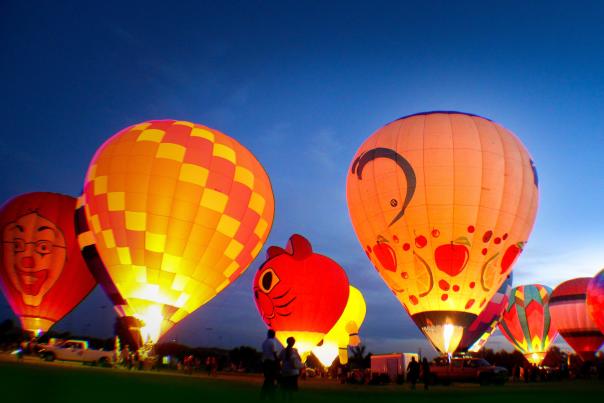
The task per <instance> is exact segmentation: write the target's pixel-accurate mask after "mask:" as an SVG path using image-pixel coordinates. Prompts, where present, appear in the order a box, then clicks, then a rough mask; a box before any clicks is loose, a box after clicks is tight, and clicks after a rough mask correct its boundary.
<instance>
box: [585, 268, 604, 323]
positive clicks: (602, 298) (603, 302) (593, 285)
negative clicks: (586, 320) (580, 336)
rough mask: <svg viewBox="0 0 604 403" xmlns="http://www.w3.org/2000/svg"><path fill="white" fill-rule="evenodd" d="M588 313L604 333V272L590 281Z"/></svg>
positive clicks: (588, 287)
mask: <svg viewBox="0 0 604 403" xmlns="http://www.w3.org/2000/svg"><path fill="white" fill-rule="evenodd" d="M587 311H588V313H589V317H590V318H591V319H592V320H593V322H594V323H595V325H596V326H597V327H598V329H600V331H601V332H603V333H604V270H602V271H601V272H599V273H598V274H596V275H595V276H594V277H593V278H592V279H591V280H590V281H589V285H588V286H587Z"/></svg>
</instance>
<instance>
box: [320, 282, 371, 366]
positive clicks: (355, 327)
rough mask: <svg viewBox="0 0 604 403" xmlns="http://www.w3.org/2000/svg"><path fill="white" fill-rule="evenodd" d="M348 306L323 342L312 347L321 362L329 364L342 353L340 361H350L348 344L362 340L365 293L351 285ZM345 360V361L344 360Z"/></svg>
mask: <svg viewBox="0 0 604 403" xmlns="http://www.w3.org/2000/svg"><path fill="white" fill-rule="evenodd" d="M349 290H350V291H349V294H348V302H347V303H346V308H344V311H343V312H342V315H341V316H340V318H339V319H338V321H337V322H336V323H335V324H334V325H333V327H332V328H331V330H330V331H329V332H328V333H327V334H326V335H325V336H324V337H323V343H322V344H321V345H320V346H316V347H314V348H313V349H312V352H313V354H314V355H315V356H316V357H317V358H318V359H319V361H320V362H321V364H323V365H324V366H326V367H327V366H329V365H331V364H332V362H333V360H334V359H335V358H336V357H337V356H338V355H340V363H342V364H346V362H347V361H348V346H349V345H351V346H357V345H359V343H360V342H361V339H360V337H359V329H360V327H361V325H362V324H363V321H364V320H365V314H366V312H367V305H366V304H365V298H363V294H361V292H360V291H359V290H358V289H357V288H355V287H353V286H349ZM343 360H344V361H343Z"/></svg>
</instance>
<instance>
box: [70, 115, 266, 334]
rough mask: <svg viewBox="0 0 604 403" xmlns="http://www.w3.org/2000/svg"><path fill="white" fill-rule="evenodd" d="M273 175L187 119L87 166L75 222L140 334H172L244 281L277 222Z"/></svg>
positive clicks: (149, 128) (139, 136) (114, 143)
mask: <svg viewBox="0 0 604 403" xmlns="http://www.w3.org/2000/svg"><path fill="white" fill-rule="evenodd" d="M273 213H274V200H273V193H272V189H271V184H270V181H269V178H268V176H267V174H266V172H265V171H264V169H263V168H262V166H261V165H260V163H259V162H258V161H257V160H256V158H255V157H254V156H253V155H252V154H251V153H250V152H249V151H248V150H247V149H246V148H244V147H243V146H242V145H240V144H239V143H238V142H237V141H235V140H234V139H232V138H230V137H228V136H227V135H225V134H223V133H221V132H219V131H217V130H213V129H210V128H208V127H205V126H202V125H199V124H194V123H190V122H183V121H174V120H163V121H159V120H157V121H149V122H145V123H141V124H137V125H134V126H131V127H129V128H127V129H124V130H122V131H121V132H119V133H117V134H116V135H114V136H113V137H111V138H110V139H109V140H108V141H107V142H106V143H105V144H103V145H102V146H101V147H100V148H99V150H98V151H97V153H96V154H95V156H94V158H93V159H92V161H91V163H90V167H89V168H88V173H87V175H86V180H85V183H84V190H83V194H82V196H81V198H80V200H79V209H78V216H77V223H78V231H79V236H78V239H79V242H80V245H81V247H82V252H83V254H84V256H85V257H86V260H87V262H88V263H89V266H90V268H91V271H92V272H93V274H94V275H95V277H96V278H97V279H98V280H99V282H100V283H101V285H102V286H103V287H104V289H105V291H106V293H107V294H108V296H109V298H111V300H112V302H113V303H114V305H115V307H116V310H117V312H118V313H119V315H120V316H122V317H135V318H139V319H141V320H142V322H143V327H142V329H141V331H142V332H143V333H144V336H143V338H144V339H145V340H146V339H147V338H150V339H151V340H153V341H156V340H157V338H158V337H159V336H161V335H162V334H163V333H164V332H165V331H167V330H168V329H169V328H170V327H171V326H173V325H174V324H175V323H178V322H179V321H180V320H182V319H183V318H184V317H186V316H187V315H188V314H189V313H191V312H193V311H194V310H196V309H197V308H199V307H200V306H202V305H203V304H205V303H206V302H208V301H209V300H210V299H212V298H213V297H214V296H215V295H216V294H218V293H219V292H221V291H222V290H223V289H224V288H225V287H227V286H228V285H229V284H231V283H232V282H233V281H234V280H235V279H237V278H238V277H239V276H240V275H241V274H242V273H243V272H244V271H245V269H246V268H247V266H248V265H249V264H250V263H251V261H252V260H253V259H254V258H255V257H256V255H257V254H258V253H259V252H260V250H261V248H262V246H263V244H264V242H265V240H266V238H267V236H268V234H269V231H270V229H271V225H272V222H273Z"/></svg>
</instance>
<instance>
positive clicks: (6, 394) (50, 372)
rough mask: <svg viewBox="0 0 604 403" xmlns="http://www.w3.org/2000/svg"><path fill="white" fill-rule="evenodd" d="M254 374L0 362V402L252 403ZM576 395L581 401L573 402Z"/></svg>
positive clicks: (467, 398) (325, 392) (463, 391)
mask: <svg viewBox="0 0 604 403" xmlns="http://www.w3.org/2000/svg"><path fill="white" fill-rule="evenodd" d="M260 382H261V377H259V376H252V375H250V376H232V375H225V374H219V375H218V377H216V378H208V377H207V376H205V375H194V376H187V375H181V374H175V373H162V372H160V373H157V372H129V371H126V370H124V369H114V368H95V367H85V366H80V365H73V364H71V365H61V364H54V363H53V364H51V365H49V364H46V363H39V362H37V361H28V362H25V363H17V362H13V361H6V360H5V361H0V385H2V386H1V388H2V392H1V394H0V402H7V403H8V402H11V403H12V402H19V403H30V402H31V403H42V402H61V403H69V402H78V403H83V402H128V403H138V402H166V403H184V402H186V403H189V402H242V403H243V402H255V401H258V400H259V389H260ZM300 387H301V390H300V391H299V392H298V394H297V395H296V400H297V401H299V402H311V403H320V402H331V403H335V402H364V403H370V402H439V403H442V402H444V401H447V402H450V401H451V402H460V403H471V402H481V403H485V402H506V403H518V402H525V401H526V402H544V403H550V402H564V403H590V402H591V401H593V402H599V401H602V398H603V397H604V382H602V381H596V380H592V381H567V382H559V383H536V384H523V383H522V384H507V385H505V386H489V387H480V386H478V385H471V384H460V385H452V386H438V387H434V388H431V389H430V390H429V391H424V390H422V389H421V388H419V389H418V390H415V391H412V390H410V389H409V386H407V385H405V386H400V385H388V386H354V385H339V384H336V383H335V382H332V381H325V380H315V379H310V380H306V381H301V382H300ZM578 399H581V400H583V399H589V402H588V401H586V400H585V401H581V400H578Z"/></svg>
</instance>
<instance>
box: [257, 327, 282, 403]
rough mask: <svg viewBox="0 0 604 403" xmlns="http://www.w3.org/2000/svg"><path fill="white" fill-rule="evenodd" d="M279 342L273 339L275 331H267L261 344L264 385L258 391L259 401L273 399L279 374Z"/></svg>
mask: <svg viewBox="0 0 604 403" xmlns="http://www.w3.org/2000/svg"><path fill="white" fill-rule="evenodd" d="M279 349H280V348H279V342H278V341H277V339H275V331H274V330H273V329H269V330H268V332H267V333H266V339H265V340H264V342H263V343H262V371H263V372H264V383H263V384H262V389H261V390H260V399H261V400H264V399H267V398H268V399H274V398H275V389H276V382H277V375H278V374H279V357H278V355H277V351H278V350H279Z"/></svg>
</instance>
